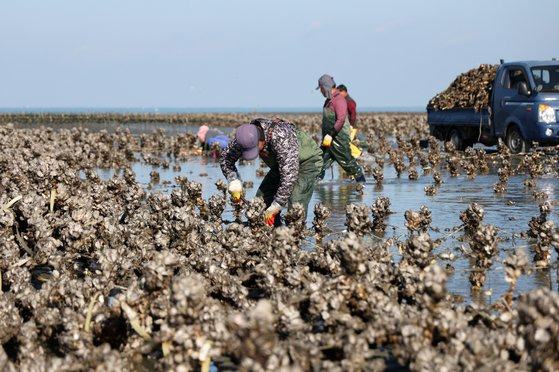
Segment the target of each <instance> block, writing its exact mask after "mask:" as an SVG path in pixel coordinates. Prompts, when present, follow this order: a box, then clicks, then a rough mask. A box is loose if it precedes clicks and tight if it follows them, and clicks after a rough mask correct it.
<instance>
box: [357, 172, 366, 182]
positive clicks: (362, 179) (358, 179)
mask: <svg viewBox="0 0 559 372" xmlns="http://www.w3.org/2000/svg"><path fill="white" fill-rule="evenodd" d="M355 182H357V183H365V182H367V180H366V179H365V175H364V174H363V173H361V175H360V176H359V177H357V178H356V179H355Z"/></svg>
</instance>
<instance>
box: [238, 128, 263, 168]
mask: <svg viewBox="0 0 559 372" xmlns="http://www.w3.org/2000/svg"><path fill="white" fill-rule="evenodd" d="M235 139H236V140H237V143H238V144H239V145H241V147H242V148H243V153H242V157H243V159H245V160H254V159H256V158H257V157H258V153H259V152H260V149H259V148H258V142H259V141H260V134H259V133H258V128H257V127H256V125H254V124H243V125H241V126H240V127H239V128H237V132H236V133H235Z"/></svg>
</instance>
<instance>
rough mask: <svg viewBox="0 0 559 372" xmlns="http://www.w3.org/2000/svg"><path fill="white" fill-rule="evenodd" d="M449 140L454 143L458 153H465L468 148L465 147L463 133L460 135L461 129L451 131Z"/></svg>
mask: <svg viewBox="0 0 559 372" xmlns="http://www.w3.org/2000/svg"><path fill="white" fill-rule="evenodd" d="M448 140H449V141H450V142H452V144H453V145H454V147H455V148H456V150H458V151H464V149H465V148H466V147H465V146H464V144H465V143H464V139H463V138H462V133H460V130H459V129H456V128H453V129H451V130H450V133H449V134H448Z"/></svg>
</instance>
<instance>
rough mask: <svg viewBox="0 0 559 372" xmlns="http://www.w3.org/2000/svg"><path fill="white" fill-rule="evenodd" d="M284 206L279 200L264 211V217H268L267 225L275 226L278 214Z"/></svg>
mask: <svg viewBox="0 0 559 372" xmlns="http://www.w3.org/2000/svg"><path fill="white" fill-rule="evenodd" d="M281 209H282V206H281V205H279V204H278V203H277V202H272V204H271V205H270V206H269V207H268V208H267V209H266V210H265V211H264V218H265V219H266V225H268V226H274V222H275V221H276V216H277V215H278V213H279V212H280V211H281Z"/></svg>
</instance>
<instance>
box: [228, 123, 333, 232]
mask: <svg viewBox="0 0 559 372" xmlns="http://www.w3.org/2000/svg"><path fill="white" fill-rule="evenodd" d="M259 155H260V158H261V159H262V160H263V161H264V163H266V165H267V166H268V167H270V170H269V171H268V173H267V174H266V176H265V177H264V180H263V181H262V183H261V184H260V187H259V188H258V191H257V192H256V196H261V197H262V198H263V199H264V202H265V203H266V207H267V209H266V211H265V218H266V223H267V224H268V225H276V226H277V225H279V224H280V218H279V213H280V212H281V210H282V209H283V208H285V207H288V208H291V207H292V206H293V204H295V203H300V204H301V205H302V206H303V209H304V210H305V215H306V213H307V209H308V206H309V202H310V200H311V196H312V193H313V190H314V187H315V185H316V180H317V176H318V174H319V173H320V171H321V170H322V151H321V150H320V148H319V147H318V145H317V144H316V143H315V142H314V141H313V139H312V138H311V137H310V136H309V135H308V134H307V133H305V132H304V131H302V130H300V129H299V128H297V127H296V126H295V125H294V124H292V123H289V122H287V121H285V120H282V119H274V120H268V119H255V120H253V121H251V122H250V123H249V124H243V125H241V126H239V127H238V128H237V131H236V133H235V137H234V138H233V140H232V141H231V143H230V144H229V146H228V147H227V148H226V149H225V150H224V151H223V152H222V153H221V157H220V166H221V171H222V172H223V175H224V176H225V177H226V178H227V181H228V182H229V187H228V189H229V193H230V194H231V196H233V197H234V198H240V196H241V195H242V193H243V187H242V182H241V178H240V176H239V173H238V171H237V168H236V166H235V163H236V162H237V160H239V159H240V158H241V157H242V158H243V159H245V160H253V159H256V158H257V157H258V156H259ZM276 217H278V218H276Z"/></svg>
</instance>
